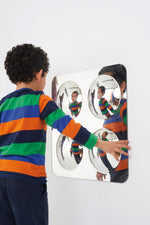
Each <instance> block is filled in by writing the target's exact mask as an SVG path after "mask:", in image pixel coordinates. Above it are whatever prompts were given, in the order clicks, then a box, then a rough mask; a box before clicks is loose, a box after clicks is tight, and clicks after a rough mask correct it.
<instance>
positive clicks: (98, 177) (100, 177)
mask: <svg viewBox="0 0 150 225" xmlns="http://www.w3.org/2000/svg"><path fill="white" fill-rule="evenodd" d="M96 178H97V180H99V181H103V180H104V179H106V175H105V174H103V173H100V172H97V174H96Z"/></svg>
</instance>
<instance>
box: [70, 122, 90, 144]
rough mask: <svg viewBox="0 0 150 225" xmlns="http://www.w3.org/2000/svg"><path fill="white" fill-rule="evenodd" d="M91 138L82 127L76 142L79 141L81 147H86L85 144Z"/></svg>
mask: <svg viewBox="0 0 150 225" xmlns="http://www.w3.org/2000/svg"><path fill="white" fill-rule="evenodd" d="M89 137H90V132H89V131H88V130H87V129H86V128H84V127H82V126H81V128H80V130H79V132H78V133H77V135H76V136H75V138H74V140H75V141H77V142H78V143H79V144H81V145H85V143H86V142H87V141H88V139H89Z"/></svg>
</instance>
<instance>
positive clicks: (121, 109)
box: [120, 102, 127, 118]
mask: <svg viewBox="0 0 150 225" xmlns="http://www.w3.org/2000/svg"><path fill="white" fill-rule="evenodd" d="M126 108H127V103H126V102H125V103H124V104H123V106H122V107H121V108H120V116H121V118H122V113H123V110H124V109H126Z"/></svg>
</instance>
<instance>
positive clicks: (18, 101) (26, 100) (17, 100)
mask: <svg viewBox="0 0 150 225" xmlns="http://www.w3.org/2000/svg"><path fill="white" fill-rule="evenodd" d="M40 96H41V95H40V94H39V95H31V94H27V95H22V96H20V97H13V98H9V99H7V100H6V101H5V102H4V103H3V104H2V105H1V106H0V111H1V112H2V111H6V110H11V109H16V108H19V107H22V106H27V105H39V98H40Z"/></svg>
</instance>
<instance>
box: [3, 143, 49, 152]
mask: <svg viewBox="0 0 150 225" xmlns="http://www.w3.org/2000/svg"><path fill="white" fill-rule="evenodd" d="M45 147H46V144H45V143H44V142H32V143H15V144H11V145H6V146H3V147H0V153H1V154H2V155H33V154H41V155H45Z"/></svg>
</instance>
